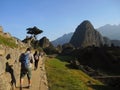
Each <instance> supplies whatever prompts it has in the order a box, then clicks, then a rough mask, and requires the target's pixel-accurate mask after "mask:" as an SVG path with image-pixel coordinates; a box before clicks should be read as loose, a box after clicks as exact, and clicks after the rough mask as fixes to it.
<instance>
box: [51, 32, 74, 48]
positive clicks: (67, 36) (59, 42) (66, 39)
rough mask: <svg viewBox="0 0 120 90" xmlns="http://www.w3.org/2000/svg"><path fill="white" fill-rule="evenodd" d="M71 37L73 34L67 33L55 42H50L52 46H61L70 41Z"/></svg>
mask: <svg viewBox="0 0 120 90" xmlns="http://www.w3.org/2000/svg"><path fill="white" fill-rule="evenodd" d="M72 35H73V32H71V33H68V34H64V35H63V36H61V37H59V38H57V39H56V40H54V41H52V44H53V45H54V46H57V45H63V44H65V43H68V42H69V41H70V39H71V37H72Z"/></svg>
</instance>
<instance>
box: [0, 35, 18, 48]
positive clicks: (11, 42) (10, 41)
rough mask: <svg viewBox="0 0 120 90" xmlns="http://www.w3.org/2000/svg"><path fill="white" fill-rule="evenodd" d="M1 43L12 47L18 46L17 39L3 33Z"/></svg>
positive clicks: (0, 38)
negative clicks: (4, 35) (7, 36)
mask: <svg viewBox="0 0 120 90" xmlns="http://www.w3.org/2000/svg"><path fill="white" fill-rule="evenodd" d="M0 44H2V45H5V46H8V47H11V48H15V47H17V44H16V43H15V40H13V39H12V38H6V37H3V36H1V35H0Z"/></svg>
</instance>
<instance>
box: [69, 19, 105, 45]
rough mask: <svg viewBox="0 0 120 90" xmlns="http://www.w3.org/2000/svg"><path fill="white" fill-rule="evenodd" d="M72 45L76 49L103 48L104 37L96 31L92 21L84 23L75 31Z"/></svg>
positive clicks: (71, 41)
mask: <svg viewBox="0 0 120 90" xmlns="http://www.w3.org/2000/svg"><path fill="white" fill-rule="evenodd" d="M70 43H71V44H72V45H74V46H75V47H87V46H93V45H94V46H98V47H99V46H101V45H103V44H104V41H103V37H102V35H101V34H100V33H99V32H98V31H96V30H95V29H94V27H93V25H92V24H91V23H90V21H88V20H86V21H83V22H82V23H81V24H80V25H79V26H78V27H77V28H76V30H75V32H74V34H73V36H72V38H71V40H70Z"/></svg>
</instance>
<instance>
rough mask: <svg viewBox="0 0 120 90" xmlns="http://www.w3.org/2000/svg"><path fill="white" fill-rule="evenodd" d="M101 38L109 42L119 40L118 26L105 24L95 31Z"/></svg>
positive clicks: (119, 31) (119, 30)
mask: <svg viewBox="0 0 120 90" xmlns="http://www.w3.org/2000/svg"><path fill="white" fill-rule="evenodd" d="M97 30H98V31H99V32H100V33H101V34H102V35H103V36H106V37H108V38H109V39H111V40H120V24H119V25H110V24H106V25H104V26H101V27H99V28H98V29H97Z"/></svg>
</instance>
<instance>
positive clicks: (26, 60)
mask: <svg viewBox="0 0 120 90" xmlns="http://www.w3.org/2000/svg"><path fill="white" fill-rule="evenodd" d="M21 64H22V67H23V68H28V67H29V65H30V60H29V53H24V54H23V55H22V58H21Z"/></svg>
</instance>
